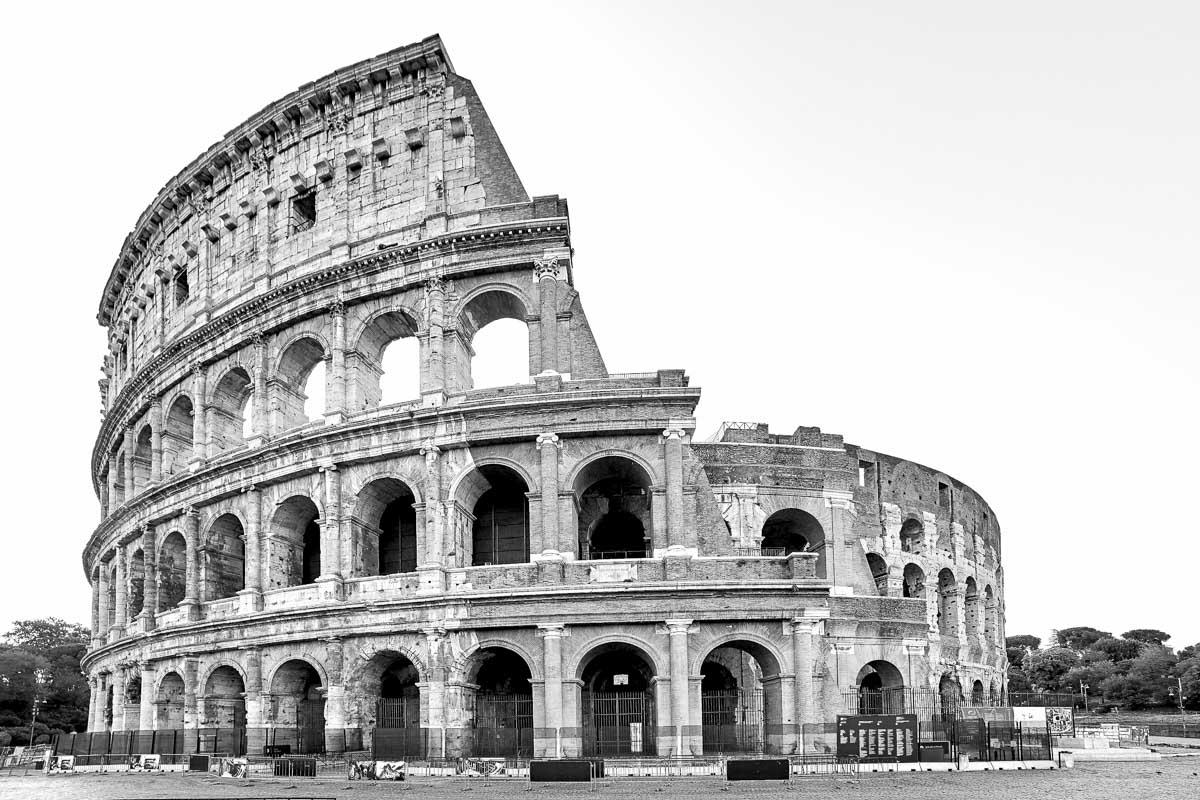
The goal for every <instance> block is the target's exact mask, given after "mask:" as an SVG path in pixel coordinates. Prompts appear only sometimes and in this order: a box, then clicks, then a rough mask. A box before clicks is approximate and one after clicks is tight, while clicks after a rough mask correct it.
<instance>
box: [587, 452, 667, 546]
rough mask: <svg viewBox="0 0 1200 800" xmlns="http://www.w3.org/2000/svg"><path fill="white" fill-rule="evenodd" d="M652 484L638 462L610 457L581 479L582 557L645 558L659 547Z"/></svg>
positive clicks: (595, 464)
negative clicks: (655, 534)
mask: <svg viewBox="0 0 1200 800" xmlns="http://www.w3.org/2000/svg"><path fill="white" fill-rule="evenodd" d="M651 484H652V481H651V479H650V476H649V475H647V474H646V471H645V470H644V469H642V467H641V466H639V465H638V464H637V462H635V461H633V460H632V459H629V458H623V457H621V456H605V457H604V458H600V459H597V460H595V461H593V462H591V463H590V464H588V465H587V466H586V467H584V468H583V469H582V470H581V471H580V473H579V475H578V477H576V478H575V487H574V489H575V497H576V498H577V499H578V504H579V557H580V558H584V559H588V558H592V559H608V558H645V557H646V556H647V554H648V553H650V552H652V551H653V549H654V545H653V538H654V537H653V530H652V521H651V520H652V516H651V511H650V503H651V494H650V486H651Z"/></svg>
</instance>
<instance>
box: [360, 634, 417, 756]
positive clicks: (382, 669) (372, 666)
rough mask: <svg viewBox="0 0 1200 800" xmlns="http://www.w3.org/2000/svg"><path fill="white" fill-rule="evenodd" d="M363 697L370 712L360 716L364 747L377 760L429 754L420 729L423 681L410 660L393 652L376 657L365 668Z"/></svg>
mask: <svg viewBox="0 0 1200 800" xmlns="http://www.w3.org/2000/svg"><path fill="white" fill-rule="evenodd" d="M360 680H361V690H360V696H361V697H362V698H363V702H364V703H366V704H370V706H371V707H370V708H369V710H368V708H363V709H361V710H360V712H359V716H360V717H361V718H362V719H361V720H360V725H361V727H362V728H363V729H364V733H365V735H366V739H367V740H368V741H367V742H366V743H365V744H367V745H369V746H370V747H371V749H372V751H373V752H374V754H375V758H378V759H383V760H391V759H404V758H420V757H423V756H424V755H425V754H426V742H425V737H424V734H423V732H422V729H421V688H420V685H419V684H420V680H421V677H420V675H419V674H418V672H417V667H416V665H415V664H413V662H412V661H410V660H409V659H408V657H406V656H404V655H402V654H400V653H397V652H395V651H392V650H386V651H384V652H381V653H376V654H375V655H374V656H373V657H372V658H371V660H370V661H368V662H367V664H366V665H365V666H364V667H363V670H362V673H361V677H360Z"/></svg>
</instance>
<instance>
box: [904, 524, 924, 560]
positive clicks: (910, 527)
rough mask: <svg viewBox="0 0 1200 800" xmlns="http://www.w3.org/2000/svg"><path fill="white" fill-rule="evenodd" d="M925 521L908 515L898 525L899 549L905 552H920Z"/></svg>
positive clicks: (922, 545) (922, 544) (922, 546)
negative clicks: (901, 523) (902, 522)
mask: <svg viewBox="0 0 1200 800" xmlns="http://www.w3.org/2000/svg"><path fill="white" fill-rule="evenodd" d="M924 542H925V523H924V522H922V521H921V520H919V519H917V518H916V517H912V516H910V517H909V518H908V519H906V520H904V524H903V525H901V526H900V549H901V550H903V551H904V552H905V553H920V552H922V549H923V548H924Z"/></svg>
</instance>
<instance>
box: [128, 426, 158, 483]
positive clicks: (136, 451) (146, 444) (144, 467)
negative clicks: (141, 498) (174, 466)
mask: <svg viewBox="0 0 1200 800" xmlns="http://www.w3.org/2000/svg"><path fill="white" fill-rule="evenodd" d="M153 442H154V433H153V431H152V429H151V428H150V425H149V423H147V424H145V425H142V427H141V428H140V429H138V434H137V437H136V438H135V439H134V445H133V491H134V493H135V494H136V493H140V492H142V491H143V490H145V488H146V487H147V486H149V485H150V469H151V462H152V460H153V455H152V447H153Z"/></svg>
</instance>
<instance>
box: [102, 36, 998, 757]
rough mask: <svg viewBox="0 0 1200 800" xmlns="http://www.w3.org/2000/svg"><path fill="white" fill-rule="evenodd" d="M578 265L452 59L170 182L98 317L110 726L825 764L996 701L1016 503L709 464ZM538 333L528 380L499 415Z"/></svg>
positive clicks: (885, 476)
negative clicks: (833, 752) (1004, 536)
mask: <svg viewBox="0 0 1200 800" xmlns="http://www.w3.org/2000/svg"><path fill="white" fill-rule="evenodd" d="M573 253H574V243H573V242H572V241H571V230H570V218H569V215H568V210H567V203H566V201H565V200H563V199H562V198H559V197H557V196H554V195H548V196H536V197H530V195H529V194H528V192H527V191H526V188H525V186H524V184H523V183H522V182H521V179H520V177H519V176H518V174H517V172H516V170H515V168H514V166H513V164H512V163H511V162H510V160H509V157H508V155H507V153H506V152H505V149H504V146H503V144H502V143H501V141H500V139H499V137H498V135H497V131H496V130H495V128H494V127H493V125H492V123H491V121H490V120H489V118H488V114H487V112H486V111H485V109H484V106H483V104H482V102H481V100H480V98H479V96H478V94H477V93H476V91H475V88H474V86H473V85H472V83H471V82H470V81H469V80H467V79H466V78H463V77H461V76H460V75H458V74H457V73H456V72H455V71H454V68H453V66H452V64H451V62H450V59H449V57H448V55H447V53H446V50H445V48H444V46H443V44H442V42H441V40H440V39H439V38H438V37H436V36H435V37H430V38H428V39H425V40H423V41H421V42H418V43H415V44H412V45H409V46H406V47H402V48H399V49H397V50H394V51H391V52H389V53H385V54H383V55H380V56H378V57H375V58H372V59H369V60H366V61H363V62H361V63H358V64H354V65H352V66H349V67H346V68H344V69H340V70H338V71H336V72H334V73H332V74H330V75H327V76H325V77H323V78H320V79H319V80H315V81H313V82H311V83H306V84H304V85H303V86H302V87H301V88H300V89H298V90H297V91H295V92H293V93H291V94H289V95H288V96H286V97H284V98H282V99H280V100H278V101H276V102H274V103H272V104H270V105H268V106H266V107H265V108H263V109H262V110H261V111H259V112H258V113H257V114H255V115H254V116H252V117H251V118H250V119H248V120H246V121H245V122H242V123H241V124H240V125H238V126H237V127H235V128H233V130H232V131H230V132H229V133H228V134H227V135H226V136H225V137H224V138H223V139H222V140H221V141H220V142H218V143H217V144H215V145H213V146H212V147H211V148H209V149H208V151H206V152H205V153H203V154H202V155H201V156H200V157H199V158H197V159H195V160H194V161H193V162H192V163H191V164H189V165H188V166H187V167H186V168H184V169H183V171H182V172H180V173H179V174H178V175H176V176H175V177H174V178H172V179H171V180H170V181H168V182H167V184H166V185H165V186H164V187H163V188H162V190H161V191H159V193H158V195H157V197H155V198H154V200H153V202H152V203H151V204H150V205H149V206H148V207H147V208H146V209H145V211H144V212H143V213H142V214H141V216H140V218H139V219H138V220H137V223H136V225H135V227H134V228H133V230H132V232H131V233H130V234H129V235H128V236H127V237H126V239H125V240H124V243H123V245H122V247H121V249H120V253H119V255H118V257H117V260H116V263H115V264H114V265H113V267H112V270H111V272H110V274H109V277H108V279H107V282H106V284H105V287H104V292H103V296H102V299H101V302H100V307H99V315H98V319H99V322H100V324H101V325H102V326H104V327H105V328H106V329H107V331H108V352H107V354H106V356H105V358H104V368H103V372H104V378H103V380H102V381H101V383H100V389H101V395H102V404H103V421H102V424H101V426H100V432H99V436H98V437H97V439H96V443H95V446H94V450H93V453H92V465H91V466H92V479H93V482H94V486H95V489H96V492H97V495H98V497H99V500H100V506H101V520H100V523H99V525H98V526H97V528H96V529H95V531H94V532H93V533H92V535H91V537H90V538H89V540H88V542H87V545H86V547H85V549H84V551H83V566H84V570H85V572H86V574H87V577H88V580H89V581H90V582H91V586H92V631H93V634H92V645H91V648H90V650H89V652H88V654H87V656H86V657H85V660H84V669H85V671H86V673H87V675H88V676H89V680H90V682H91V686H92V704H91V709H90V730H92V731H112V732H130V734H129V735H130V737H141V738H140V739H137V740H136V741H140V742H143V743H146V742H149V741H151V739H149V738H146V737H157V738H156V740H155V741H157V742H159V744H156V745H153V746H154V747H157V748H160V749H161V748H167V750H166V751H168V752H169V751H170V750H169V747H170V745H163V744H162V742H163V741H164V740H167V739H169V738H170V737H172V736H176V735H178V736H179V737H182V738H180V739H178V740H177V741H180V742H182V741H185V740H186V741H187V742H189V743H190V744H189V745H188V747H192V748H195V747H199V748H202V749H203V748H205V747H207V748H208V749H212V750H219V751H231V752H250V753H261V752H262V751H263V748H264V747H288V748H291V751H292V752H339V751H347V750H349V751H356V750H373V751H375V753H377V754H378V755H380V757H383V756H388V757H391V756H397V757H398V756H409V757H417V756H422V757H428V758H434V757H440V756H445V757H451V756H458V755H474V756H487V755H497V756H518V757H519V756H535V757H536V756H556V755H567V756H571V755H579V754H582V755H597V754H599V755H610V756H617V755H629V756H657V757H663V756H680V755H695V754H704V753H721V752H773V753H798V752H802V751H805V750H806V749H812V748H814V747H818V748H819V747H820V746H821V743H820V742H819V741H816V740H814V739H813V738H812V737H810V736H808V732H810V731H814V730H818V731H819V730H827V728H826V727H825V726H826V725H827V724H828V723H830V722H832V721H833V720H834V718H835V717H836V715H837V714H839V713H847V712H852V713H857V712H871V711H874V712H885V713H894V712H899V711H915V712H918V713H922V714H937V713H938V710H939V707H940V708H942V709H944V706H945V704H946V703H967V704H971V703H974V704H978V705H987V704H990V703H994V702H996V700H997V699H998V698H999V697H1001V696H1002V695H1003V692H1004V689H1005V686H1004V680H1005V667H1006V660H1005V655H1004V648H1003V636H1004V578H1003V571H1002V569H1001V566H1000V529H999V526H998V524H997V520H996V517H995V514H994V513H993V512H992V510H991V509H990V508H989V506H988V505H987V503H986V502H984V500H983V499H982V498H981V497H980V496H979V495H978V494H977V493H976V492H975V491H973V490H972V489H971V488H969V487H968V486H966V485H965V484H963V483H962V482H961V481H959V480H957V479H955V478H953V477H951V476H950V475H947V474H946V473H943V472H940V471H938V470H936V469H932V468H929V467H925V466H922V465H920V464H916V463H913V462H911V461H906V460H903V459H901V458H896V457H893V456H889V455H885V454H883V453H879V452H875V451H873V450H869V449H866V448H864V447H860V446H858V445H854V444H848V443H846V442H845V441H844V440H843V438H842V437H841V436H839V435H837V434H831V433H826V432H823V431H822V430H820V429H819V428H815V427H812V428H810V427H801V428H798V429H797V430H795V431H794V432H792V433H786V434H780V433H772V432H770V431H769V430H768V429H767V426H766V425H763V424H758V423H744V422H743V423H725V424H723V425H722V426H721V427H720V429H719V431H718V432H717V433H716V434H715V435H714V436H712V437H711V438H707V439H703V440H702V439H699V438H696V437H695V435H694V434H695V428H696V425H695V417H694V413H695V410H696V407H697V404H698V402H699V400H700V390H699V389H698V388H697V387H695V386H692V385H691V384H690V382H689V379H688V376H687V374H686V373H685V372H684V371H683V370H680V369H660V370H658V371H657V372H648V373H618V372H612V371H610V370H609V367H608V365H607V364H606V363H605V361H604V358H603V357H602V355H601V350H600V347H599V343H598V342H597V341H596V338H595V337H594V335H593V333H592V329H591V327H590V325H589V323H588V318H587V315H586V314H585V312H584V305H583V299H582V297H581V296H580V294H579V292H578V291H577V290H576V288H575V274H574V267H573V261H572V257H573ZM504 321H510V322H504ZM511 321H515V323H516V324H517V325H518V326H519V327H520V328H521V329H522V330H524V331H525V334H526V336H525V340H526V341H527V342H528V370H527V372H526V374H527V376H528V377H526V378H524V379H523V380H522V381H521V382H519V383H515V384H513V385H506V386H477V385H475V383H474V381H473V379H472V375H473V372H474V370H473V364H472V360H473V358H474V357H475V352H476V351H475V347H474V342H475V339H476V336H477V335H478V334H479V333H480V332H481V331H483V330H484V329H485V328H487V327H488V326H489V325H491V324H493V323H497V322H500V323H503V324H509V325H511V324H513V323H512V322H511ZM672 324H673V325H678V326H684V325H687V324H688V321H687V319H686V318H685V317H683V316H682V315H681V318H680V319H678V320H677V321H676V322H674V323H672ZM647 333H650V332H649V331H648V332H647ZM393 348H396V350H395V351H393ZM392 352H398V353H400V354H401V355H403V356H404V358H403V359H402V360H401V361H399V362H398V361H397V360H396V359H395V358H392V357H391V356H390V355H389V356H388V357H387V358H386V359H385V353H389V354H390V353H392ZM385 360H386V361H387V363H388V364H389V369H388V370H387V372H385V369H384V364H385ZM396 363H401V364H404V365H405V366H402V367H400V368H399V369H398V368H397V367H395V366H394V365H395V364H396ZM405 371H407V372H408V374H401V373H403V372H405ZM388 373H391V374H388ZM392 378H395V379H396V380H395V381H392V380H391V379H392ZM404 381H408V382H409V383H407V384H405V383H404ZM397 385H410V386H411V387H412V389H411V391H409V392H408V394H409V395H410V396H400V397H395V396H391V395H392V394H394V393H395V392H390V391H389V387H394V386H397ZM930 698H932V700H930ZM135 732H136V733H135ZM150 747H151V745H149V744H142V745H138V744H134V745H130V748H131V750H132V751H133V752H148V751H149V748H150Z"/></svg>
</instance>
